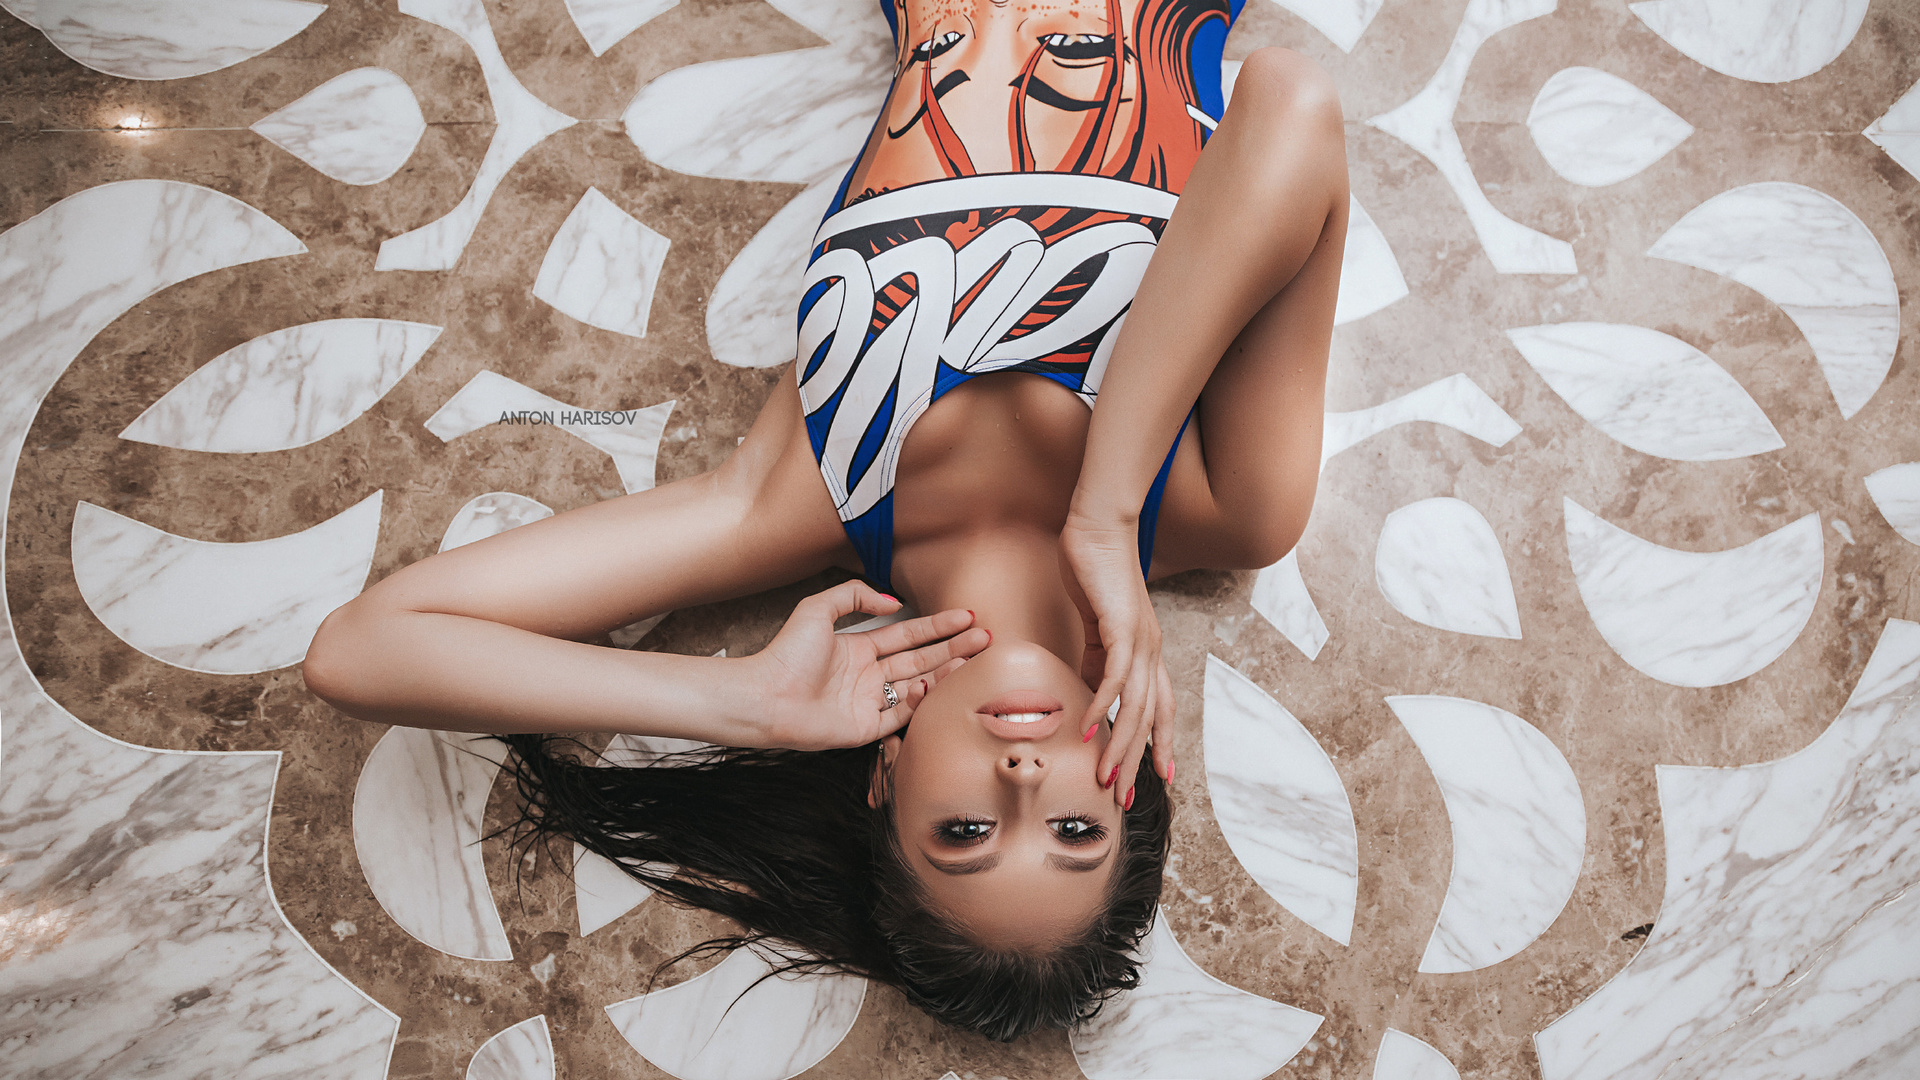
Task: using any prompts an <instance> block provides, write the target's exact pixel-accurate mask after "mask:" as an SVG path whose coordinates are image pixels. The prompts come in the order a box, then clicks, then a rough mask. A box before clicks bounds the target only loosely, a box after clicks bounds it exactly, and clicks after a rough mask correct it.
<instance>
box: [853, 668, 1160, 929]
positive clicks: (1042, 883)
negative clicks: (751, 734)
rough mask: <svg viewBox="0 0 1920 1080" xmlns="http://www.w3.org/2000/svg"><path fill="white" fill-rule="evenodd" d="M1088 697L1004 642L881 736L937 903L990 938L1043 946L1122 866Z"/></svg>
mask: <svg viewBox="0 0 1920 1080" xmlns="http://www.w3.org/2000/svg"><path fill="white" fill-rule="evenodd" d="M1092 701H1093V693H1092V691H1090V690H1088V689H1087V686H1086V684H1085V683H1084V682H1082V681H1081V680H1080V676H1079V674H1078V673H1077V672H1075V671H1074V670H1073V669H1072V668H1070V667H1068V666H1067V665H1066V664H1065V663H1063V662H1061V660H1060V659H1059V658H1058V657H1056V656H1054V655H1053V654H1052V653H1050V652H1048V651H1047V650H1045V649H1043V648H1041V647H1040V646H1038V645H1035V644H1033V643H1031V642H1026V641H1019V640H997V641H995V642H994V644H993V645H992V647H990V648H988V649H987V650H986V651H985V652H982V653H980V654H979V655H977V656H975V657H974V658H973V659H971V660H969V661H967V662H966V663H965V664H963V665H961V667H960V668H959V669H958V670H956V671H954V672H953V673H951V674H950V675H948V676H947V677H946V678H945V679H943V680H941V682H940V683H939V685H937V686H935V687H934V688H933V690H932V691H931V692H930V693H929V694H928V695H927V697H926V700H925V701H923V702H922V703H921V704H920V707H919V708H918V709H916V710H914V715H913V722H912V724H911V725H910V727H909V729H908V730H907V731H906V732H905V733H903V737H893V738H889V739H888V740H887V743H886V746H885V748H884V749H885V753H886V756H887V758H888V759H889V760H890V767H891V793H892V797H893V808H894V819H895V825H896V827H897V828H898V830H899V839H900V847H901V850H903V851H904V852H905V853H906V858H907V862H908V863H909V865H910V866H911V867H912V869H913V872H914V874H915V875H917V876H918V877H919V879H920V881H921V882H922V883H923V884H924V885H925V887H926V889H927V892H928V893H929V895H930V897H931V899H932V900H933V902H934V903H935V904H936V905H937V906H939V907H940V908H941V909H942V910H943V911H946V912H948V913H949V914H951V915H952V916H953V917H954V918H955V919H957V920H958V921H959V922H960V923H961V924H962V925H963V926H965V927H966V928H967V931H968V934H969V936H971V937H973V938H974V939H975V940H977V941H979V942H981V943H982V944H986V945H990V946H997V947H1006V948H1019V947H1027V946H1047V945H1052V944H1054V943H1057V942H1058V941H1060V940H1061V939H1062V938H1064V937H1066V936H1067V935H1069V934H1072V933H1074V932H1075V931H1077V930H1079V929H1080V928H1082V927H1084V926H1086V925H1087V924H1088V923H1090V922H1091V921H1092V920H1093V918H1094V916H1095V915H1096V913H1097V912H1098V911H1099V909H1100V907H1101V905H1102V903H1103V901H1104V900H1105V897H1106V891H1107V885H1108V882H1109V881H1110V880H1111V878H1112V875H1113V872H1114V867H1115V865H1116V864H1117V863H1118V861H1119V850H1120V843H1121V830H1122V826H1121V812H1120V808H1119V807H1118V806H1116V805H1115V804H1114V800H1113V796H1112V794H1111V793H1110V792H1109V791H1107V790H1106V789H1105V788H1103V787H1101V786H1100V783H1099V782H1098V781H1097V780H1096V779H1095V777H1094V769H1095V766H1096V765H1097V764H1098V762H1099V759H1100V753H1101V751H1102V750H1103V749H1104V748H1105V746H1106V742H1107V729H1106V725H1104V724H1103V725H1101V727H1100V730H1099V731H1098V732H1097V733H1096V734H1095V735H1094V738H1093V740H1092V741H1091V742H1082V741H1081V739H1080V735H1081V732H1080V724H1079V721H1080V718H1081V717H1082V716H1083V715H1085V713H1086V710H1087V706H1088V705H1090V704H1091V703H1092Z"/></svg>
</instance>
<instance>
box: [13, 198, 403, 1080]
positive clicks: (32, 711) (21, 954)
mask: <svg viewBox="0 0 1920 1080" xmlns="http://www.w3.org/2000/svg"><path fill="white" fill-rule="evenodd" d="M304 250H305V248H304V247H302V246H301V244H300V242H299V241H298V240H297V239H295V238H294V237H293V236H292V235H291V234H290V233H288V232H287V231H286V230H285V229H283V228H281V227H280V226H279V225H277V224H275V223H274V222H273V220H272V219H270V218H268V217H267V216H266V215H264V214H261V213H260V212H259V211H257V210H254V209H253V208H252V207H249V206H247V205H246V204H245V203H242V202H239V201H237V200H235V199H232V198H229V197H228V196H226V195H222V194H220V193H219V192H216V191H212V190H209V189H207V188H202V187H197V186H194V185H191V184H182V183H175V182H172V181H165V180H133V181H125V182H122V183H115V184H105V185H102V186H100V187H95V188H90V189H88V190H86V191H83V192H80V193H78V194H76V195H71V196H68V197H67V198H65V199H63V200H61V201H60V202H58V203H55V204H54V205H53V206H51V207H49V208H47V209H46V210H43V211H41V212H40V213H39V214H36V215H35V216H33V217H31V218H29V219H27V220H26V221H24V222H21V223H20V224H18V225H15V226H14V227H13V228H11V229H8V230H6V231H5V232H4V233H0V356H5V357H7V358H8V359H7V362H6V363H5V364H0V513H4V510H5V503H6V500H7V498H8V495H9V494H10V493H11V491H12V488H13V475H14V471H15V468H16V466H17V465H18V462H19V457H20V450H21V447H22V445H23V444H24V442H25V439H26V435H27V430H28V427H29V425H30V424H31V423H32V420H33V417H34V414H35V413H36V412H37V411H38V409H39V406H40V402H41V400H42V399H43V398H45V397H46V395H47V392H48V391H49V390H51V389H52V387H53V385H54V383H55V382H56V381H57V380H58V379H59V378H60V376H61V375H62V374H63V373H64V372H65V371H66V370H67V368H68V366H69V365H70V364H72V362H73V360H74V358H75V357H77V356H78V355H79V354H80V352H81V350H82V349H84V348H85V347H86V345H87V343H88V342H89V341H91V340H92V339H93V337H94V335H96V334H98V333H99V332H100V331H101V330H102V329H104V328H105V327H106V326H107V325H108V324H109V323H112V322H113V321H114V320H115V319H118V318H119V317H120V316H121V315H123V314H125V313H126V312H127V311H128V310H130V309H131V308H132V307H133V306H134V305H135V304H137V303H139V302H140V301H141V300H142V299H144V298H146V297H148V296H151V295H153V294H155V293H157V292H159V291H160V290H162V289H165V288H167V287H169V286H172V285H175V284H177V283H179V282H181V281H185V280H186V279H188V278H191V277H194V276H196V275H199V274H204V273H207V272H208V271H212V270H218V269H222V268H225V267H231V266H238V265H241V264H244V263H249V262H254V261H256V260H260V259H271V258H277V257H280V256H285V255H293V254H298V253H300V252H302V251H304ZM0 727H4V739H0V745H3V746H4V748H5V756H4V758H0V846H4V848H5V850H6V852H7V859H6V861H5V862H4V864H0V890H4V891H5V892H6V893H7V894H8V895H10V896H29V897H33V898H34V905H33V906H32V907H31V908H25V909H16V912H15V916H16V917H15V918H14V920H13V921H12V923H11V927H10V931H9V938H8V948H9V958H8V961H7V975H6V981H7V987H8V991H9V999H10V1000H11V1001H12V1003H13V1006H12V1011H11V1013H10V1014H9V1018H8V1023H9V1025H10V1027H11V1030H13V1031H15V1032H23V1033H30V1034H29V1035H28V1037H29V1038H30V1039H32V1040H33V1047H32V1049H30V1050H22V1049H19V1048H18V1047H16V1048H15V1049H14V1050H12V1051H10V1053H11V1054H12V1055H14V1056H13V1057H10V1059H9V1061H10V1063H17V1061H18V1060H21V1059H24V1060H26V1061H28V1062H29V1063H30V1065H31V1067H32V1068H33V1069H34V1070H35V1071H37V1072H39V1073H42V1074H44V1075H48V1076H90V1075H91V1076H100V1075H119V1074H125V1073H133V1072H137V1073H140V1074H143V1075H186V1074H207V1075H218V1076H234V1077H242V1076H253V1075H259V1074H260V1073H263V1072H267V1071H272V1070H280V1071H281V1072H282V1073H283V1074H291V1073H295V1072H310V1071H311V1070H312V1068H313V1067H314V1066H316V1065H325V1066H326V1067H328V1068H329V1069H330V1070H332V1072H333V1074H334V1075H337V1076H341V1077H352V1078H355V1080H379V1078H382V1077H384V1076H386V1073H387V1061H388V1056H389V1053H390V1050H391V1048H392V1045H393V1039H394V1036H395V1034H396V1033H397V1032H398V1030H399V1019H398V1018H397V1017H395V1016H394V1015H393V1014H392V1013H390V1012H388V1011H387V1010H386V1009H384V1008H381V1006H380V1005H379V1003H377V1002H375V1001H373V1000H372V999H370V998H368V997H367V996H366V995H364V994H362V993H360V992H359V991H358V990H357V989H355V988H354V987H353V985H352V984H351V983H348V982H347V981H346V980H344V979H342V978H341V977H340V976H339V974H338V973H337V972H335V971H334V970H333V969H332V968H331V967H329V966H328V965H327V963H326V962H325V961H324V960H322V959H321V958H320V956H319V955H318V954H317V953H315V952H314V951H313V949H312V948H311V947H310V946H309V945H308V944H307V942H306V939H305V938H303V937H302V936H301V935H300V934H299V933H298V932H296V931H295V930H294V929H293V928H292V927H291V926H289V925H288V924H287V921H286V917H285V916H284V915H283V914H282V913H281V911H280V908H279V905H278V904H277V903H276V902H275V900H274V897H273V886H272V882H271V880H270V877H269V875H268V868H267V865H266V846H265V843H266V829H267V825H268V817H269V808H270V807H271V806H272V802H273V785H274V777H275V774H276V770H277V765H278V759H279V755H278V754H277V753H218V754H216V753H180V752H174V751H156V750H146V749H142V748H140V747H136V746H131V745H129V744H127V743H124V742H120V741H119V740H116V739H109V738H107V737H105V736H103V735H100V734H99V733H97V732H95V731H94V730H93V729H91V728H89V727H87V726H85V725H84V724H82V723H81V722H80V721H79V720H77V719H75V718H74V717H73V716H72V715H71V714H69V713H68V712H67V711H66V710H65V709H63V708H61V707H60V706H59V705H58V704H57V703H55V702H54V701H53V699H52V698H50V697H48V696H47V695H46V693H45V692H44V691H42V690H41V688H40V684H39V682H38V681H37V680H36V679H35V678H34V677H33V674H32V673H31V672H30V671H29V670H28V669H27V664H26V660H25V659H24V658H23V657H22V656H21V655H20V649H19V646H18V644H17V643H16V641H15V638H14V634H13V622H12V619H11V617H10V616H9V615H8V614H7V608H6V595H5V591H4V590H0ZM130 806H137V807H139V808H140V810H141V814H142V818H141V821H142V826H141V828H140V829H138V830H133V829H126V828H120V827H117V823H119V822H121V821H122V820H123V819H124V818H125V816H126V813H127V808H128V807H130ZM210 910H214V911H218V912H219V918H217V919H213V918H208V916H207V913H208V911H210ZM74 926H86V927H88V928H89V931H88V933H86V934H74V933H70V932H69V931H70V929H71V928H72V927H74ZM103 938H104V939H107V940H111V941H113V942H116V943H118V946H119V947H118V948H102V947H101V941H102V940H103ZM181 950H185V951H186V953H187V954H189V955H191V956H192V957H193V961H194V962H193V963H191V964H176V963H160V962H156V957H158V956H160V955H172V954H173V953H175V952H179V951H181ZM130 961H131V962H130ZM181 1001H190V1002H191V1003H192V1004H191V1007H190V1008H180V1007H177V1004H176V1003H178V1002H181ZM256 1070H257V1071H256Z"/></svg>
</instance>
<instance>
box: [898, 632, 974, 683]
mask: <svg viewBox="0 0 1920 1080" xmlns="http://www.w3.org/2000/svg"><path fill="white" fill-rule="evenodd" d="M901 625H905V624H904V623H903V624H901ZM888 629H892V628H891V627H888ZM877 632H878V631H876V633H877ZM991 640H993V636H992V635H991V634H988V633H987V632H986V631H985V630H983V629H980V628H979V627H975V628H974V629H972V630H968V631H966V632H964V633H961V634H959V635H957V636H955V637H950V638H948V639H946V640H945V641H936V642H934V643H933V644H931V645H927V646H924V647H922V648H918V649H914V650H912V651H910V652H902V653H894V654H893V655H892V656H889V657H887V658H886V659H884V660H881V661H880V677H881V678H883V679H887V680H890V681H895V682H897V681H899V680H901V679H912V678H916V677H918V676H921V675H925V674H927V673H928V672H931V671H934V670H936V669H938V668H941V667H943V666H945V665H947V664H949V663H952V662H953V661H955V660H965V659H966V658H967V657H970V656H973V655H974V654H976V653H978V652H979V651H980V650H982V649H984V648H986V647H987V643H988V642H989V641H991Z"/></svg>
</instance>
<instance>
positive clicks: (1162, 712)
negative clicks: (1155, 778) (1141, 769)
mask: <svg viewBox="0 0 1920 1080" xmlns="http://www.w3.org/2000/svg"><path fill="white" fill-rule="evenodd" d="M1153 766H1154V771H1155V772H1158V773H1159V774H1160V779H1162V780H1165V781H1167V782H1168V783H1172V782H1173V680H1172V679H1171V678H1169V677H1168V675H1167V665H1166V662H1165V661H1164V660H1163V661H1162V662H1161V664H1160V696H1159V698H1158V700H1157V701H1156V702H1155V710H1154V718H1153Z"/></svg>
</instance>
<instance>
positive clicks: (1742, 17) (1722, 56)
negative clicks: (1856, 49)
mask: <svg viewBox="0 0 1920 1080" xmlns="http://www.w3.org/2000/svg"><path fill="white" fill-rule="evenodd" d="M1867 4H1868V0H1645V2H1644V3H1638V4H1628V5H1627V7H1628V9H1629V10H1631V11H1632V12H1633V13H1634V14H1635V15H1638V16H1639V17H1640V21H1641V22H1643V23H1646V24H1647V26H1648V28H1649V29H1651V30H1652V31H1653V32H1654V33H1656V34H1658V35H1660V37H1661V39H1662V40H1664V41H1665V42H1666V43H1667V44H1669V45H1671V46H1673V47H1674V48H1676V49H1679V50H1680V51H1681V52H1682V53H1685V54H1686V55H1687V56H1688V57H1690V58H1691V59H1693V60H1694V61H1696V62H1698V63H1700V64H1702V65H1705V66H1706V67H1709V68H1712V69H1713V70H1715V71H1717V72H1719V73H1720V74H1722V75H1731V76H1733V77H1734V78H1736V79H1745V80H1747V81H1748V82H1763V83H1779V82H1791V81H1792V80H1794V79H1803V78H1806V77H1807V76H1808V75H1811V74H1813V73H1814V72H1816V71H1819V70H1820V69H1821V68H1823V67H1826V66H1827V65H1828V64H1831V63H1832V62H1833V61H1834V58H1835V57H1837V56H1839V55H1840V54H1841V52H1843V51H1845V49H1846V47H1847V43H1848V42H1850V41H1852V40H1853V35H1854V34H1855V33H1857V32H1858V31H1859V29H1860V21H1861V20H1862V19H1864V18H1866V16H1867Z"/></svg>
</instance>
